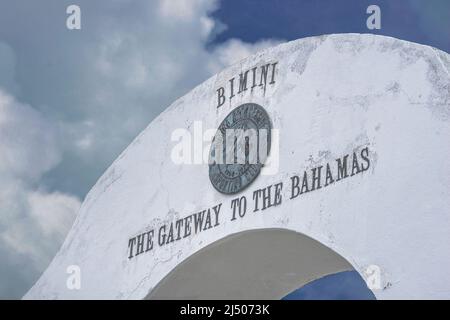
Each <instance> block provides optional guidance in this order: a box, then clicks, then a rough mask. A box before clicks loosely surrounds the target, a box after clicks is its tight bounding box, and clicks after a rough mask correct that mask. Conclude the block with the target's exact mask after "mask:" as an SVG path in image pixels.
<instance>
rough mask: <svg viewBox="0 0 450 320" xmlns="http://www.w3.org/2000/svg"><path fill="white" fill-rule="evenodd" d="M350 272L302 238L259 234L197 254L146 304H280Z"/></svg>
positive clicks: (225, 241)
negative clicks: (331, 277) (306, 287)
mask: <svg viewBox="0 0 450 320" xmlns="http://www.w3.org/2000/svg"><path fill="white" fill-rule="evenodd" d="M349 270H353V267H352V266H351V264H350V263H349V262H348V261H347V260H346V259H344V258H343V257H342V256H340V255H339V254H337V253H336V252H334V251H333V250H331V249H330V248H328V247H326V246H325V245H323V244H321V243H320V242H318V241H317V240H314V239H312V238H310V237H308V236H306V235H304V234H301V233H298V232H295V231H292V230H287V229H278V228H268V229H256V230H249V231H243V232H239V233H235V234H231V235H229V236H227V237H225V238H222V239H220V240H217V241H215V242H213V243H212V244H210V245H208V246H206V247H205V248H203V249H201V250H199V251H198V252H196V253H194V254H193V255H191V256H190V257H189V258H187V259H186V260H184V261H183V262H182V263H180V264H179V265H178V266H176V267H175V268H174V269H173V270H172V271H171V272H170V273H169V274H168V275H167V276H166V277H164V278H163V279H162V280H161V281H160V282H159V283H158V285H157V286H155V288H154V289H153V290H152V291H151V292H150V293H149V294H148V295H147V296H146V298H145V299H281V298H283V297H284V296H286V295H287V294H289V293H291V292H292V291H294V290H296V289H298V288H300V287H302V286H304V285H305V284H308V283H309V282H311V281H314V280H316V279H319V278H322V277H324V276H326V275H330V274H334V273H338V272H341V271H349Z"/></svg>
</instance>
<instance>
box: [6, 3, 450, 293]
mask: <svg viewBox="0 0 450 320" xmlns="http://www.w3.org/2000/svg"><path fill="white" fill-rule="evenodd" d="M70 4H77V5H79V6H80V8H81V17H82V18H81V19H82V22H81V30H76V31H74V30H68V29H67V28H66V18H67V14H66V8H67V6H69V5H70ZM369 4H378V5H379V6H380V8H381V30H376V31H371V30H367V29H366V18H367V14H366V13H365V11H366V8H367V6H368V5H369ZM343 32H360V33H366V32H373V33H377V34H383V35H389V36H394V37H397V38H400V39H405V40H409V41H414V42H418V43H422V44H427V45H431V46H434V47H437V48H439V49H441V50H444V51H447V52H449V51H450V1H447V0H427V1H425V0H424V1H420V0H410V1H409V0H403V1H400V0H399V1H365V0H353V1H349V0H341V1H337V0H321V1H315V0H297V1H294V0H277V1H268V0H259V1H258V0H226V1H225V0H222V1H219V0H217V1H213V0H154V1H144V0H136V1H131V0H98V1H91V0H76V1H73V0H70V1H69V0H42V1H29V0H15V1H1V2H0V154H1V155H2V157H1V158H0V240H1V241H0V256H1V259H0V298H19V297H21V296H22V295H23V294H24V293H25V292H26V291H27V290H28V288H29V287H30V286H31V285H32V284H33V283H34V282H35V281H36V279H37V278H38V277H39V275H40V274H41V273H42V271H43V270H45V268H46V266H47V265H48V263H49V262H50V260H51V259H52V257H53V256H54V254H55V253H56V251H57V250H58V249H59V247H60V245H61V243H62V241H63V240H64V238H65V235H66V233H67V232H68V230H69V229H70V226H71V224H72V222H73V219H74V218H75V215H76V213H77V210H78V208H79V206H80V204H81V202H82V200H83V198H84V196H85V195H86V193H87V192H88V191H89V189H90V188H91V187H92V186H93V184H94V183H95V182H96V180H97V179H98V178H99V177H100V175H101V174H102V173H103V172H104V171H105V169H106V168H107V167H108V166H109V165H110V164H111V163H112V161H113V160H114V159H115V158H116V157H117V156H118V155H119V154H120V152H121V151H122V150H123V149H124V148H125V147H126V146H127V145H128V144H129V143H130V142H131V141H132V139H133V138H134V137H135V136H136V135H137V134H138V133H139V132H140V131H142V129H143V128H145V127H146V126H147V125H148V124H149V123H150V122H151V121H152V120H153V119H154V118H155V117H156V116H157V115H158V114H159V113H161V112H162V111H163V110H164V109H165V108H166V107H167V106H168V105H170V104H171V103H172V102H173V101H174V100H175V99H177V98H179V97H180V96H182V95H183V94H185V93H186V92H188V91H190V90H191V89H192V88H193V87H195V86H196V85H197V84H199V83H201V82H203V81H204V80H206V79H207V78H208V77H210V76H212V75H213V74H215V73H217V72H218V71H220V70H221V69H223V68H224V67H226V66H228V65H230V64H232V63H234V62H236V61H238V60H239V59H241V58H244V57H245V56H247V55H249V54H251V53H254V52H256V51H258V50H260V49H263V48H266V47H269V46H273V45H276V44H278V43H280V42H283V41H287V40H293V39H297V38H302V37H306V36H314V35H320V34H329V33H343ZM336 279H338V281H336ZM339 279H340V280H339ZM342 279H344V280H342ZM349 279H350V280H349ZM352 279H353V280H352ZM352 281H353V282H352ZM358 281H360V279H358V278H357V277H355V275H354V274H352V273H349V274H344V275H341V276H337V278H335V277H334V278H333V277H331V278H326V279H322V280H320V282H318V284H317V285H318V287H314V285H313V284H312V285H310V286H308V288H304V290H310V291H302V292H303V293H300V294H301V296H302V297H311V294H312V292H314V293H315V294H317V292H319V294H320V292H323V296H327V297H330V292H334V291H335V292H336V295H335V298H343V297H344V296H343V295H342V293H338V291H339V292H341V291H342V290H341V289H342V284H343V283H346V285H348V286H349V288H350V289H348V290H347V292H355V291H354V289H351V288H356V287H358V288H359V286H360V282H358ZM333 284H334V288H335V289H330V288H333ZM308 292H309V293H308ZM358 292H359V291H358Z"/></svg>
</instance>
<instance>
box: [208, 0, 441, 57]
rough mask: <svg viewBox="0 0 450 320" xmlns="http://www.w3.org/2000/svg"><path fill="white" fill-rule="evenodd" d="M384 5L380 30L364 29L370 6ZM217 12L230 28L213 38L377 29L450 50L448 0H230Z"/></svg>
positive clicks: (282, 36) (253, 38)
mask: <svg viewBox="0 0 450 320" xmlns="http://www.w3.org/2000/svg"><path fill="white" fill-rule="evenodd" d="M371 4H376V5H378V6H379V7H380V9H381V21H382V24H381V30H368V29H367V28H366V19H367V17H368V15H367V14H366V9H367V7H368V6H369V5H371ZM213 16H214V17H216V18H217V19H219V20H221V21H223V22H224V24H225V25H226V26H227V28H226V30H224V31H223V32H222V33H220V34H219V35H217V37H216V38H215V39H214V41H213V43H218V42H219V43H220V42H223V41H226V40H227V39H230V38H239V39H241V40H243V41H246V42H255V41H258V40H261V39H267V38H278V39H285V40H294V39H297V38H303V37H309V36H315V35H322V34H329V33H349V32H356V33H376V34H382V35H387V36H392V37H396V38H399V39H403V40H409V41H413V42H417V43H422V44H427V45H430V46H433V47H436V48H439V49H441V50H444V51H446V52H449V51H450V2H449V1H447V0H426V1H424V0H400V1H392V0H391V1H389V0H383V1H376V0H341V1H336V0H321V1H315V0H304V1H299V0H282V1H258V0H244V1H239V0H227V1H222V2H221V5H220V8H219V9H218V10H217V11H216V12H214V13H213Z"/></svg>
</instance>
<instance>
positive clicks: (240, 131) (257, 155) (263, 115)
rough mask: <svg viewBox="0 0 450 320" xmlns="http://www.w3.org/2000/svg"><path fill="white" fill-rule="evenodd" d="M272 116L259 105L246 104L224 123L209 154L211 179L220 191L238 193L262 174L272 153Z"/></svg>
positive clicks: (229, 115) (232, 112)
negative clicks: (263, 167)
mask: <svg viewBox="0 0 450 320" xmlns="http://www.w3.org/2000/svg"><path fill="white" fill-rule="evenodd" d="M271 129H272V125H271V123H270V118H269V115H268V114H267V112H266V110H264V108H263V107H261V106H260V105H258V104H256V103H245V104H243V105H240V106H239V107H237V108H236V109H234V110H233V111H231V112H230V113H229V114H228V115H227V116H226V118H225V119H224V120H223V121H222V123H221V124H220V126H219V128H218V129H217V132H216V134H215V136H214V138H213V140H212V143H211V149H210V153H209V180H210V181H211V183H212V185H213V186H214V188H216V189H217V191H219V192H221V193H225V194H233V193H237V192H239V191H241V190H243V189H244V188H246V187H247V186H248V185H250V183H252V182H253V180H255V179H256V177H257V176H258V175H259V173H260V171H261V168H262V166H263V165H264V162H265V161H266V159H267V156H268V154H269V152H270V142H271Z"/></svg>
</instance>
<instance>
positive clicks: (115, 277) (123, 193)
mask: <svg viewBox="0 0 450 320" xmlns="http://www.w3.org/2000/svg"><path fill="white" fill-rule="evenodd" d="M449 66H450V58H449V55H448V54H447V53H445V52H442V51H439V50H437V49H434V48H431V47H427V46H422V45H419V44H415V43H411V42H406V41H401V40H397V39H394V38H389V37H383V36H376V35H360V34H341V35H329V36H321V37H312V38H306V39H300V40H297V41H292V42H289V43H286V44H282V45H279V46H277V47H274V48H271V49H268V50H265V51H263V52H260V53H258V54H255V55H253V56H251V57H249V58H247V59H245V60H243V61H241V62H239V63H237V64H235V65H233V66H231V67H229V68H227V69H225V70H223V71H222V72H220V73H219V74H217V75H215V76H213V77H212V78H210V79H209V80H207V81H205V82H204V83H202V84H201V85H199V86H198V87H196V88H195V89H193V90H192V91H191V92H189V93H188V94H186V95H185V96H183V97H182V98H180V99H178V100H177V101H175V102H174V103H173V104H172V105H171V106H170V107H169V108H168V109H167V110H166V111H165V112H163V113H162V114H161V115H160V116H158V118H157V119H155V120H154V121H153V122H152V123H151V124H150V125H149V126H148V127H147V128H146V129H145V130H144V131H143V132H142V133H141V134H140V135H139V136H138V137H137V138H136V139H135V140H134V141H133V142H132V143H131V144H130V146H129V147H128V148H127V149H126V150H125V151H124V152H123V153H122V154H121V155H120V156H119V157H118V159H116V160H115V161H114V163H113V164H112V165H111V167H110V168H109V169H108V170H107V171H106V172H105V173H104V175H103V176H102V177H101V178H100V179H99V181H98V182H97V183H96V185H95V186H94V187H93V188H92V189H91V191H90V192H89V194H88V195H87V197H86V199H85V201H84V202H83V205H82V207H81V209H80V212H79V214H78V217H77V219H76V221H75V223H74V225H73V227H72V229H71V231H70V232H69V234H68V236H67V238H66V240H65V242H64V244H63V246H62V247H61V249H60V251H59V253H58V254H57V255H56V256H55V258H54V260H53V261H52V263H51V264H50V266H49V267H48V269H47V270H46V271H45V273H44V274H43V275H42V277H41V278H40V279H39V280H38V282H37V283H36V284H35V285H34V286H33V288H32V289H31V290H30V291H29V292H28V293H27V295H26V296H25V298H39V299H44V298H45V299H49V298H50V299H61V298H66V299H80V298H85V299H86V298H102V299H104V298H114V299H143V298H145V297H146V296H147V295H148V294H149V292H152V290H153V288H156V287H158V285H159V284H160V282H161V280H162V279H164V278H165V277H166V276H167V275H168V274H169V273H170V272H171V271H172V270H174V269H175V268H176V267H177V266H178V265H179V264H180V263H183V261H189V260H187V259H189V257H191V256H192V255H194V254H196V253H197V252H200V250H202V249H203V248H206V247H207V246H208V245H210V244H212V243H216V241H219V240H221V239H226V238H227V237H228V236H229V235H231V234H238V233H240V232H245V231H250V230H256V229H268V228H278V229H288V230H292V231H294V232H297V233H299V234H303V235H305V236H306V237H309V238H311V239H314V240H315V241H317V242H318V243H320V244H321V245H323V246H325V247H327V248H330V250H332V251H333V252H335V253H337V254H338V255H339V256H342V257H345V259H346V260H347V261H348V263H349V264H351V265H352V266H353V267H354V269H355V270H357V271H358V272H359V274H361V275H362V276H363V277H364V276H365V274H366V271H367V270H370V269H371V267H373V266H375V267H376V268H378V270H379V271H380V279H381V280H380V288H379V289H378V290H374V294H375V296H376V297H377V299H390V298H449V297H450V273H448V272H447V270H449V269H450V233H449V230H450V166H448V164H447V162H448V159H449V158H450V145H449V143H448V137H450V89H449V83H450V78H449ZM253 70H255V76H253V72H254V71H253ZM246 72H247V80H248V84H247V87H246V90H244V88H245V86H240V87H241V89H242V90H240V92H239V89H238V88H239V85H237V84H235V86H234V88H235V90H238V91H233V94H231V92H230V91H231V87H230V82H231V81H232V79H234V81H239V79H244V78H245V76H244V75H245V74H246ZM236 79H237V80H236ZM253 79H258V80H257V81H256V80H255V82H253V81H254V80H253ZM236 83H237V82H236ZM260 84H261V85H260ZM248 102H253V103H256V104H258V105H260V106H262V107H263V108H264V109H265V110H266V111H267V113H268V115H269V116H270V118H271V122H272V127H273V129H274V130H278V132H277V131H274V132H273V134H274V135H273V140H272V146H271V155H270V156H269V161H272V162H271V163H273V164H275V165H274V166H273V167H271V166H267V168H272V169H273V170H272V171H270V170H268V171H266V172H262V173H261V174H260V175H259V176H258V177H257V178H256V179H255V180H254V181H253V182H252V184H251V185H250V186H249V187H248V188H246V189H245V190H242V191H241V192H239V193H237V194H234V195H224V194H221V193H219V192H217V191H216V190H215V189H214V187H213V186H212V185H211V183H210V180H209V176H208V163H204V162H202V161H201V159H202V157H201V154H200V157H199V158H200V162H199V163H197V160H199V159H198V154H197V153H194V152H193V153H192V158H191V159H190V160H191V162H190V163H177V161H174V154H173V150H174V145H175V142H174V141H173V139H172V137H173V133H174V132H178V131H177V130H185V131H186V132H188V133H191V134H192V137H195V136H196V134H197V133H196V130H198V129H199V125H198V124H201V126H202V127H203V129H204V130H206V129H213V131H215V130H217V127H218V125H219V124H220V123H221V122H222V121H223V119H224V118H225V117H226V116H227V115H228V114H229V113H230V112H231V111H232V110H234V109H235V108H237V107H238V106H240V105H242V104H244V103H248ZM200 130H201V128H200ZM183 132H184V131H183ZM276 135H278V138H276ZM201 136H202V135H200V137H201ZM200 145H202V146H203V145H205V150H206V152H208V151H209V145H208V143H207V142H205V141H203V142H201V143H200ZM196 157H197V158H196ZM276 160H279V161H278V165H276V164H277V161H276ZM343 163H345V165H343ZM355 163H356V164H355ZM328 167H330V169H329V170H330V172H331V173H330V174H331V177H332V180H333V181H332V182H331V180H330V179H328ZM343 167H345V168H347V172H346V173H344V172H343V169H342V168H343ZM319 168H321V169H319ZM320 170H322V171H320ZM318 172H321V174H322V180H321V183H320V185H318V184H316V185H315V184H314V176H317V175H318ZM305 175H306V181H308V183H309V186H308V187H307V188H306V189H305V190H303V191H304V192H300V191H301V190H300V189H301V188H302V185H303V181H304V179H305V178H304V177H305ZM324 179H325V180H324ZM319 180H320V179H319ZM316 181H317V180H316ZM313 185H314V187H313ZM302 189H303V188H302ZM269 190H270V191H269ZM269 192H270V196H268V194H269ZM243 197H245V199H246V201H247V206H246V209H247V210H246V212H241V215H238V214H236V212H235V211H234V210H233V203H234V204H236V202H235V201H236V199H237V198H238V199H243ZM255 199H258V201H259V202H258V203H259V204H257V203H256V200H255ZM264 199H270V200H267V201H266V200H264ZM201 217H203V218H202V221H203V222H202V224H198V225H197V224H196V223H195V221H197V222H199V221H200V218H201ZM180 221H182V222H180ZM208 221H209V222H208ZM182 224H183V225H182ZM186 225H189V226H188V227H186ZM196 225H197V227H198V228H197V229H195V226H196ZM171 230H172V231H171ZM171 232H172V234H171ZM70 265H77V266H79V267H80V270H81V279H82V282H81V289H80V290H70V289H68V288H67V286H66V281H67V277H68V275H67V273H66V270H67V267H68V266H70Z"/></svg>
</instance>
